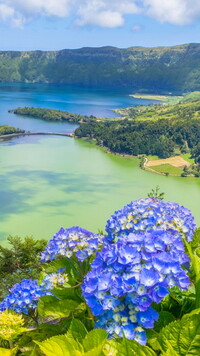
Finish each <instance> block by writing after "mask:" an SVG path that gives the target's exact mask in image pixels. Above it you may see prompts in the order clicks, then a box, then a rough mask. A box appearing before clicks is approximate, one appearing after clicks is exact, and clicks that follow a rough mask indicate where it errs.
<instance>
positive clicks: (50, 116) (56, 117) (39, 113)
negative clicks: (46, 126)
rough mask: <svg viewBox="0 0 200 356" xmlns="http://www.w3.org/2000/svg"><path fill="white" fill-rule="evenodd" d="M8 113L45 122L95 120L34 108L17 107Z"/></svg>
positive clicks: (59, 111)
mask: <svg viewBox="0 0 200 356" xmlns="http://www.w3.org/2000/svg"><path fill="white" fill-rule="evenodd" d="M9 112H11V113H14V114H17V115H24V116H31V117H34V118H37V119H38V118H39V119H43V120H46V121H67V122H73V123H81V122H90V121H93V120H94V119H96V118H95V116H90V117H89V116H86V115H79V114H72V113H69V112H67V111H61V110H53V109H43V108H34V107H23V108H21V107H19V108H17V109H14V110H10V111H9Z"/></svg>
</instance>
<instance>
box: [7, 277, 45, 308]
mask: <svg viewBox="0 0 200 356" xmlns="http://www.w3.org/2000/svg"><path fill="white" fill-rule="evenodd" d="M45 295H51V292H48V291H45V290H44V288H43V287H42V286H39V285H38V281H37V280H33V279H24V280H23V281H22V282H20V283H16V284H15V285H14V286H13V287H12V288H11V289H10V294H8V295H7V296H6V297H5V298H4V300H3V301H2V302H1V303H0V311H4V310H6V309H9V310H14V311H15V312H16V313H24V314H28V312H29V310H31V309H32V310H33V309H35V308H36V307H37V303H38V299H39V298H40V297H43V296H45Z"/></svg>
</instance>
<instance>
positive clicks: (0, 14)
mask: <svg viewBox="0 0 200 356" xmlns="http://www.w3.org/2000/svg"><path fill="white" fill-rule="evenodd" d="M13 15H14V10H13V8H12V7H10V6H8V5H6V4H0V20H1V21H7V20H9V19H10V18H12V17H13Z"/></svg>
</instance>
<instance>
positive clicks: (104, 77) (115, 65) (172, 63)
mask: <svg viewBox="0 0 200 356" xmlns="http://www.w3.org/2000/svg"><path fill="white" fill-rule="evenodd" d="M199 52H200V45H199V44H186V45H181V46H175V47H158V48H142V47H130V48H124V49H119V48H115V47H108V46H107V47H101V48H88V47H87V48H82V49H74V50H71V49H68V50H67V49H65V50H62V51H51V52H48V51H45V52H43V51H29V52H19V51H18V52H13V51H5V52H0V81H2V82H16V81H18V82H33V83H35V82H39V83H41V82H43V83H59V84H69V85H81V86H90V87H103V88H104V87H119V88H121V87H129V88H131V89H135V91H137V90H142V89H144V90H147V91H150V92H153V93H157V92H159V91H163V92H166V91H167V92H169V91H170V92H171V91H179V92H180V91H183V92H184V91H186V92H188V91H192V90H200V86H199V73H200V65H199Z"/></svg>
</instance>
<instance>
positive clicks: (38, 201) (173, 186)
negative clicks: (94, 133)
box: [0, 87, 200, 242]
mask: <svg viewBox="0 0 200 356" xmlns="http://www.w3.org/2000/svg"><path fill="white" fill-rule="evenodd" d="M6 90H7V92H6V93H5V90H4V91H3V92H2V101H1V103H2V105H3V106H2V105H0V108H3V109H2V110H4V111H2V112H3V114H2V115H1V122H2V123H1V124H11V123H12V125H13V126H16V127H20V128H23V126H24V127H25V126H26V129H27V127H28V128H29V129H30V130H33V128H34V131H36V128H37V125H38V126H39V129H38V131H39V130H40V131H41V129H42V130H47V131H48V130H50V131H52V130H53V128H54V129H55V132H63V131H66V132H67V131H73V130H74V128H75V126H74V125H71V126H70V125H68V124H59V123H47V122H43V121H41V120H35V119H30V118H22V117H19V118H18V117H15V116H14V115H11V114H10V116H9V114H8V113H7V110H8V109H9V108H13V107H17V106H19V105H17V103H19V104H20V105H21V106H22V105H23V106H24V104H26V105H27V104H29V106H31V105H30V103H32V105H33V104H34V106H39V105H38V102H37V100H39V99H38V98H39V94H38V91H37V95H36V93H35V92H33V91H32V96H31V94H30V92H31V90H30V88H28V89H26V90H25V91H23V90H22V91H20V93H19V91H17V92H15V91H14V90H13V87H12V92H11V91H9V90H8V89H6ZM34 95H36V97H35V96H34ZM50 97H51V96H50ZM31 98H32V99H31ZM36 99H37V100H36ZM31 100H32V101H31ZM118 100H119V98H118ZM126 100H128V99H126ZM95 102H96V104H95V105H96V106H95V107H97V106H98V105H97V104H98V103H97V96H95ZM99 102H100V99H99ZM115 104H116V103H115ZM88 105H89V104H88ZM122 105H123V103H122ZM27 106H28V105H27ZM40 106H44V107H47V104H46V102H45V103H43V105H42V102H41V103H40ZM53 106H54V107H55V106H56V107H55V108H58V107H59V104H58V103H57V104H56V105H55V103H54V104H53V103H52V102H51V105H49V107H53ZM99 106H100V107H101V110H102V106H101V104H99ZM119 106H120V105H119ZM62 109H66V110H67V104H66V106H64V104H63V106H62ZM90 109H91V106H90ZM109 110H110V109H109ZM71 111H72V110H71ZM80 111H81V110H80ZM0 113H1V110H0ZM4 118H5V121H3V119H4ZM15 120H16V121H15ZM14 122H15V123H16V125H14ZM49 127H50V129H49ZM0 172H1V175H0V201H1V204H0V216H1V223H0V240H1V242H5V240H6V238H7V236H8V235H10V234H11V235H19V236H21V237H24V236H33V237H35V238H47V239H49V238H51V237H52V235H53V234H54V233H56V232H57V231H58V229H59V228H60V227H61V226H62V227H65V228H66V227H71V226H73V225H79V226H81V227H84V228H86V229H89V230H92V231H94V232H97V231H98V229H101V230H103V229H104V226H105V223H106V220H107V219H108V218H109V216H110V215H111V214H112V213H113V212H114V211H115V210H117V209H120V208H121V207H123V206H124V205H125V204H127V203H129V202H130V201H131V200H134V199H138V198H144V197H146V196H147V193H148V192H149V191H150V190H151V189H152V188H155V187H156V185H159V186H160V189H161V191H164V192H165V200H171V201H175V202H178V203H179V204H181V205H184V206H186V207H188V208H189V209H191V210H192V212H193V214H194V216H195V218H196V222H197V224H198V225H200V209H199V201H200V199H199V198H200V179H198V178H179V177H163V176H159V175H156V174H153V173H150V172H146V171H143V170H141V169H140V168H139V167H138V160H137V159H136V158H125V157H120V156H115V155H112V154H108V153H106V152H104V151H103V150H102V149H101V148H99V147H97V146H95V145H94V144H91V143H89V142H85V141H82V140H78V139H73V138H69V137H59V136H29V137H28V136H24V137H16V138H12V139H10V140H1V142H0Z"/></svg>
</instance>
